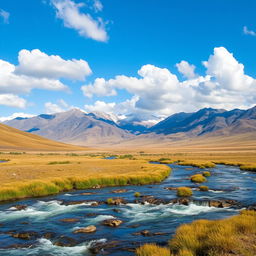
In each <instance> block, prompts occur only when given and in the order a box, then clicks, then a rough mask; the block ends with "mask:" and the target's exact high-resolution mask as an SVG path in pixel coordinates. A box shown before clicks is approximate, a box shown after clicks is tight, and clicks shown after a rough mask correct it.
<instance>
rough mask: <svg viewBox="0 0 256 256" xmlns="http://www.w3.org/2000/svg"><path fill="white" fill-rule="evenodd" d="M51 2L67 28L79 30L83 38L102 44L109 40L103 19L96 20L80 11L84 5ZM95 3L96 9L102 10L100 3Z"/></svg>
mask: <svg viewBox="0 0 256 256" xmlns="http://www.w3.org/2000/svg"><path fill="white" fill-rule="evenodd" d="M51 2H52V4H53V6H54V7H55V9H56V14H57V17H58V18H59V19H62V20H63V22H64V26H65V27H68V28H73V29H75V30H77V31H78V33H79V34H80V35H81V36H83V37H88V38H92V39H94V40H97V41H102V42H105V41H107V40H108V35H107V32H106V30H105V24H104V22H103V21H102V19H101V18H97V19H94V18H93V17H92V16H91V15H90V14H88V13H82V12H81V11H80V9H81V7H83V6H84V4H83V3H79V4H76V3H75V2H73V1H72V0H51ZM97 2H98V3H97ZM95 3H96V6H95V8H98V10H100V9H102V7H101V6H100V2H99V1H96V2H95Z"/></svg>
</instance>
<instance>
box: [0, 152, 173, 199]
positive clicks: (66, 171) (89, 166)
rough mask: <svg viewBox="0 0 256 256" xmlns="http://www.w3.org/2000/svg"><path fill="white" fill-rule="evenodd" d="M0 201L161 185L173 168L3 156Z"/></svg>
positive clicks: (85, 158) (73, 158)
mask: <svg viewBox="0 0 256 256" xmlns="http://www.w3.org/2000/svg"><path fill="white" fill-rule="evenodd" d="M0 158H2V159H5V160H9V161H8V162H5V163H1V165H0V180H1V188H0V201H3V200H9V199H18V198H25V197H33V196H44V195H50V194H55V193H59V192H62V191H67V190H72V189H87V188H93V187H102V186H119V185H129V184H134V185H137V184H138V185H140V184H149V183H156V182H160V181H162V180H163V179H165V178H166V177H167V176H168V175H169V173H170V168H169V167H167V166H165V165H152V164H149V163H148V162H147V161H145V160H143V159H141V160H129V159H115V160H106V159H102V156H94V157H92V156H90V155H78V154H74V153H73V154H67V155H66V154H28V153H27V154H18V153H16V154H15V153H11V154H1V155H0Z"/></svg>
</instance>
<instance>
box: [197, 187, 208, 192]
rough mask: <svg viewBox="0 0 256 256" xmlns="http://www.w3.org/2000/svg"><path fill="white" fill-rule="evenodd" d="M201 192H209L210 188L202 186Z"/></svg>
mask: <svg viewBox="0 0 256 256" xmlns="http://www.w3.org/2000/svg"><path fill="white" fill-rule="evenodd" d="M199 190H200V191H209V188H208V187H207V186H200V187H199Z"/></svg>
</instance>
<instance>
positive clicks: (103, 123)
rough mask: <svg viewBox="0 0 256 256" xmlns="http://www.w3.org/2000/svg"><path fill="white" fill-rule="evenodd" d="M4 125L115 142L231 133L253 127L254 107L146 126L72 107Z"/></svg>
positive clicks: (78, 140) (69, 138)
mask: <svg viewBox="0 0 256 256" xmlns="http://www.w3.org/2000/svg"><path fill="white" fill-rule="evenodd" d="M5 124H6V125H8V126H12V127H14V128H17V129H19V130H22V131H26V132H29V133H33V134H37V135H40V136H43V137H46V138H48V139H52V140H56V141H60V142H65V143H70V144H74V145H83V146H93V145H117V144H120V143H123V142H124V141H126V142H127V141H134V140H136V139H137V138H138V139H141V138H148V139H152V138H154V137H161V138H165V137H166V138H167V137H170V136H171V137H172V138H173V139H175V140H179V139H180V138H183V139H184V138H194V137H201V136H208V137H209V136H210V137H211V136H224V135H225V136H233V135H236V134H243V133H250V132H255V131H256V107H253V108H251V109H248V110H240V109H234V110H231V111H227V110H224V109H212V108H204V109H201V110H199V111H197V112H194V113H184V112H182V113H177V114H174V115H171V116H169V117H167V118H166V119H164V120H163V121H161V122H159V123H157V124H156V125H154V126H152V127H150V128H148V127H145V126H142V125H136V122H134V119H133V120H132V119H131V121H130V122H129V119H126V120H125V121H122V120H121V121H120V120H118V118H116V117H115V116H114V115H111V114H107V113H103V112H94V113H89V114H88V113H84V112H82V111H81V110H79V109H72V110H69V111H66V112H62V113H56V114H52V115H48V114H42V115H39V116H35V117H32V118H21V117H17V118H15V119H13V120H10V121H6V122H5Z"/></svg>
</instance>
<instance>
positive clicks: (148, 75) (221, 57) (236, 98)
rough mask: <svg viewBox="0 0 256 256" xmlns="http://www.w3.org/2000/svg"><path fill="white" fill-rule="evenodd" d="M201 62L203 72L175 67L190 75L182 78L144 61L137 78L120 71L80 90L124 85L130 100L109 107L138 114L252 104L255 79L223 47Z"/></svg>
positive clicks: (106, 91)
mask: <svg viewBox="0 0 256 256" xmlns="http://www.w3.org/2000/svg"><path fill="white" fill-rule="evenodd" d="M203 65H204V66H205V67H206V69H207V70H206V74H205V76H194V67H193V66H192V65H190V64H188V63H187V62H182V63H179V65H178V66H177V67H178V69H179V70H180V72H182V73H183V74H186V76H187V77H188V78H189V79H187V80H185V81H179V80H178V78H177V76H176V75H175V74H172V73H171V72H170V71H169V70H168V69H165V68H158V67H155V66H153V65H145V66H143V67H142V68H141V69H140V70H139V71H138V75H139V78H137V77H127V76H124V75H121V76H116V77H115V78H114V79H110V80H105V79H103V78H101V79H96V80H95V82H94V83H91V84H89V85H88V86H83V87H82V90H83V92H84V95H85V96H90V97H92V96H93V95H97V96H111V95H116V94H118V90H119V89H125V90H127V91H128V92H129V93H130V94H132V95H134V96H133V98H132V100H130V102H129V100H128V101H126V102H123V103H119V104H116V105H115V106H114V107H113V110H112V111H113V112H115V113H117V112H119V113H120V112H122V114H125V111H126V113H132V112H133V113H136V114H138V115H141V116H143V115H144V116H149V113H151V115H152V114H154V115H157V116H167V115H170V114H173V113H175V112H180V111H186V112H191V111H195V110H198V109H200V108H203V107H214V108H226V109H232V108H236V107H240V108H246V107H251V106H253V105H254V104H255V102H256V80H255V79H254V78H252V77H250V76H248V75H246V74H245V73H244V66H243V64H241V63H239V62H238V61H237V60H236V59H235V58H234V56H233V54H231V53H230V52H228V51H227V50H226V49H225V48H224V47H218V48H215V49H214V53H213V55H211V56H210V57H209V59H208V61H205V62H203ZM191 67H192V68H191ZM128 102H129V104H127V103H128ZM131 102H132V104H131ZM101 105H102V106H104V103H101ZM124 106H126V107H124ZM94 107H95V106H94ZM87 108H89V107H88V106H87ZM120 109H122V110H120Z"/></svg>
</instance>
